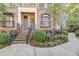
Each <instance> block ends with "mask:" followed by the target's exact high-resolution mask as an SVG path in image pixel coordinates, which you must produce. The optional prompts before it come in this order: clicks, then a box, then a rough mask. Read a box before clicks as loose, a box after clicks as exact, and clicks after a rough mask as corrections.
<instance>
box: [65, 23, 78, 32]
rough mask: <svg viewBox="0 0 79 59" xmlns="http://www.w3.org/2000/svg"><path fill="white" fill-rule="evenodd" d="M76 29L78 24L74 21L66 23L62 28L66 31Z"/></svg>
mask: <svg viewBox="0 0 79 59" xmlns="http://www.w3.org/2000/svg"><path fill="white" fill-rule="evenodd" d="M77 29H79V25H78V24H74V23H72V24H68V25H67V26H66V27H65V28H64V30H67V31H69V32H74V31H75V30H77Z"/></svg>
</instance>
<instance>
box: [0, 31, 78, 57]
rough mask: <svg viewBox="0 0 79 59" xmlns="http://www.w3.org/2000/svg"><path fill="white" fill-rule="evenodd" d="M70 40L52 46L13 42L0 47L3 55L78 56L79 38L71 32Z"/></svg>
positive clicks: (0, 53) (0, 52)
mask: <svg viewBox="0 0 79 59" xmlns="http://www.w3.org/2000/svg"><path fill="white" fill-rule="evenodd" d="M68 38H69V42H67V43H65V44H61V45H58V46H55V47H50V48H39V47H32V46H30V45H26V44H12V45H11V46H8V47H5V48H3V49H0V55H1V56H78V55H79V40H78V39H77V38H76V37H75V34H74V33H69V35H68Z"/></svg>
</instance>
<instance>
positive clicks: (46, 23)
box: [40, 14, 50, 28]
mask: <svg viewBox="0 0 79 59" xmlns="http://www.w3.org/2000/svg"><path fill="white" fill-rule="evenodd" d="M40 25H41V27H44V28H45V27H50V15H49V14H42V15H41V21H40Z"/></svg>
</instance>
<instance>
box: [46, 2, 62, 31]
mask: <svg viewBox="0 0 79 59" xmlns="http://www.w3.org/2000/svg"><path fill="white" fill-rule="evenodd" d="M62 10H63V9H62V6H61V4H60V3H54V4H52V5H51V6H50V7H49V8H47V11H48V13H50V14H52V16H53V31H55V30H56V29H55V28H56V25H57V23H59V22H60V17H61V15H62Z"/></svg>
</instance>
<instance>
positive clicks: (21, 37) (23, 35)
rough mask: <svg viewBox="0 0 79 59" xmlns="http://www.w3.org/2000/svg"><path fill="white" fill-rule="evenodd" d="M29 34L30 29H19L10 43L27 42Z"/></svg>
mask: <svg viewBox="0 0 79 59" xmlns="http://www.w3.org/2000/svg"><path fill="white" fill-rule="evenodd" d="M29 36H30V30H27V31H21V32H20V33H19V34H18V36H17V37H16V38H15V40H14V41H13V42H12V44H18V43H28V38H29Z"/></svg>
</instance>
